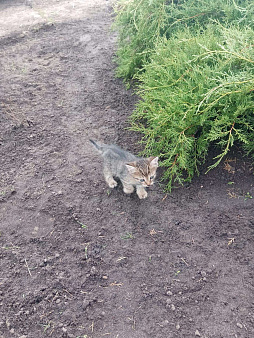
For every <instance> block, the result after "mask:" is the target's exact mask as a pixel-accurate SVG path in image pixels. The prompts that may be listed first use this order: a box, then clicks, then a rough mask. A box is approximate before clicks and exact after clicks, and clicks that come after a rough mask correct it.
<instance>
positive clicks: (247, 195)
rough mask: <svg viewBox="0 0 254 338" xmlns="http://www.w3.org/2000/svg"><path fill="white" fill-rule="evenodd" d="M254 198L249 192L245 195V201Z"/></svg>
mask: <svg viewBox="0 0 254 338" xmlns="http://www.w3.org/2000/svg"><path fill="white" fill-rule="evenodd" d="M252 198H253V197H252V196H251V194H250V193H249V192H246V194H245V195H244V200H245V201H246V200H248V199H252Z"/></svg>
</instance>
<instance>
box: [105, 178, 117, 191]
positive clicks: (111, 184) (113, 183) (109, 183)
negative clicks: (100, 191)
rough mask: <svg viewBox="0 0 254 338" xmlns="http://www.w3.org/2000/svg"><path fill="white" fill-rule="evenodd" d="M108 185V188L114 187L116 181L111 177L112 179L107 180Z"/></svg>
mask: <svg viewBox="0 0 254 338" xmlns="http://www.w3.org/2000/svg"><path fill="white" fill-rule="evenodd" d="M107 183H108V186H109V187H110V188H112V189H113V188H115V187H116V186H117V182H116V181H115V180H114V179H112V180H110V181H109V180H108V182H107Z"/></svg>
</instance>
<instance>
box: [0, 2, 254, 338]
mask: <svg viewBox="0 0 254 338" xmlns="http://www.w3.org/2000/svg"><path fill="white" fill-rule="evenodd" d="M112 13H113V11H112V8H111V3H110V2H109V1H106V0H87V1H85V0H83V1H82V0H73V1H66V0H59V1H56V0H44V1H42V0H35V1H33V0H27V1H18V0H13V1H11V0H4V1H1V2H0V47H1V48H0V79H1V81H0V152H1V156H0V232H1V233H0V337H1V338H12V337H19V338H40V337H52V338H54V337H55V338H60V337H69V338H71V337H72V338H77V337H80V338H81V337H82V338H91V337H94V338H99V337H112V338H117V337H118V338H171V337H172V338H178V337H179V338H181V337H184V338H191V337H203V338H205V337H206V338H229V337H232V338H237V337H239V338H240V337H241V338H251V337H254V317H253V306H254V293H253V292H254V280H253V268H254V261H253V256H254V250H253V235H254V212H253V206H254V203H253V202H254V198H253V199H252V198H251V197H252V196H254V188H253V169H252V164H251V162H250V161H249V160H248V159H246V158H244V157H243V156H242V154H241V152H240V151H239V149H237V148H236V149H235V150H234V152H232V153H231V154H230V155H229V156H228V158H227V161H225V162H224V163H221V165H220V166H219V167H218V168H216V169H215V170H213V171H211V172H209V173H208V174H207V175H205V171H206V166H204V168H201V175H200V176H199V177H197V178H195V179H194V181H193V182H192V184H190V185H189V186H185V187H180V188H178V189H174V190H173V191H172V193H171V194H166V193H165V192H164V191H163V185H162V184H160V183H159V182H157V184H156V185H155V186H154V187H153V188H152V189H151V190H150V191H149V194H148V198H147V199H145V200H139V199H138V197H137V196H136V195H135V194H133V195H131V196H126V195H124V193H123V192H122V189H121V187H119V188H116V189H114V190H110V189H109V188H108V187H107V186H106V184H105V182H104V179H103V175H102V163H101V159H100V158H99V157H98V156H97V154H96V153H95V152H94V150H93V148H92V147H91V146H90V144H89V142H88V139H89V138H93V139H96V140H101V141H104V142H107V143H110V142H112V143H117V144H119V145H120V146H122V147H124V148H125V149H127V150H129V151H132V152H134V153H135V152H136V153H137V152H138V151H139V150H140V146H139V145H138V140H139V135H136V134H135V133H133V132H130V131H128V130H127V129H126V127H128V122H127V120H128V117H129V116H130V114H131V111H132V109H133V108H134V105H135V101H136V100H137V98H136V97H135V96H134V95H132V92H131V91H130V90H126V89H125V87H124V85H123V84H122V81H121V80H120V79H116V78H115V77H114V68H115V65H114V63H113V57H114V53H115V50H116V36H115V34H114V33H112V32H111V30H110V26H111V23H112V20H113V19H112ZM162 170H163V169H160V172H161V171H162ZM229 183H230V184H229Z"/></svg>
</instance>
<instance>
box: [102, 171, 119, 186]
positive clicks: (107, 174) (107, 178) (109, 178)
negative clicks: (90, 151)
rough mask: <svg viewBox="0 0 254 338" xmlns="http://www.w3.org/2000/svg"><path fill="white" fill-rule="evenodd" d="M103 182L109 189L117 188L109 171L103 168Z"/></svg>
mask: <svg viewBox="0 0 254 338" xmlns="http://www.w3.org/2000/svg"><path fill="white" fill-rule="evenodd" d="M103 173H104V177H105V181H106V182H107V183H108V186H109V187H110V188H115V187H116V186H117V182H116V181H115V180H114V179H113V176H112V173H111V171H110V170H109V169H108V168H107V167H105V168H104V170H103Z"/></svg>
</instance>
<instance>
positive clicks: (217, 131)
mask: <svg viewBox="0 0 254 338" xmlns="http://www.w3.org/2000/svg"><path fill="white" fill-rule="evenodd" d="M243 6H244V7H245V8H243ZM253 8H254V6H253V5H252V3H251V2H249V1H238V2H237V4H236V1H224V0H223V1H222V0H221V1H220V0H215V1H213V2H212V1H208V0H207V1H190V0H185V1H180V0H178V1H165V0H154V1H152V0H150V1H148V0H139V1H136V0H132V1H130V0H129V1H126V0H125V1H121V2H120V5H119V7H118V9H119V12H118V13H119V14H118V16H117V19H116V24H117V25H118V27H120V43H119V50H118V57H119V59H118V61H119V67H118V75H121V76H124V78H125V79H126V80H128V78H133V77H134V78H136V79H137V80H138V83H139V84H138V89H137V92H138V94H139V96H140V98H141V100H140V101H139V103H138V104H137V107H136V109H135V111H134V112H133V114H132V117H131V123H132V128H133V129H134V130H136V131H139V132H142V134H143V139H142V142H143V143H144V144H145V150H144V153H145V154H154V155H159V156H160V158H161V159H163V161H162V165H163V166H165V168H166V170H165V173H164V178H165V179H166V180H167V182H168V184H167V188H168V189H169V190H170V189H171V186H172V182H173V180H175V181H177V182H179V183H183V182H184V181H190V180H191V179H192V177H193V175H194V174H195V173H198V169H197V168H198V165H199V164H200V163H202V162H203V161H204V160H205V158H206V155H207V152H208V149H209V146H210V145H211V144H217V145H218V147H219V148H220V149H221V152H220V154H219V155H218V156H217V157H216V158H215V162H214V164H213V165H211V166H210V167H209V168H208V169H212V168H214V167H215V166H216V165H218V164H219V163H220V161H221V160H222V158H223V157H224V156H225V155H226V154H227V153H228V151H229V149H230V147H231V146H232V145H233V144H234V142H236V141H237V142H239V143H241V144H242V145H243V148H244V149H245V151H246V152H247V153H248V154H250V155H251V156H253V157H254V142H253V140H254V86H253V85H254V44H253V41H254V30H253V22H252V21H251V19H252V16H253V14H254V12H253ZM122 18H124V21H122ZM127 40H128V41H129V44H128V43H127Z"/></svg>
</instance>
